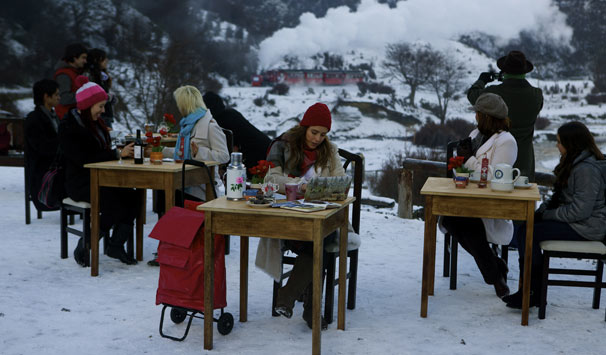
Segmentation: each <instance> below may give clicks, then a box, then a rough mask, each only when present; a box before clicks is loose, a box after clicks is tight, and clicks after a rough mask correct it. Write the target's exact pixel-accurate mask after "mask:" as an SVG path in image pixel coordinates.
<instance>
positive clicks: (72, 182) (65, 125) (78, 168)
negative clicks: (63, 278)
mask: <svg viewBox="0 0 606 355" xmlns="http://www.w3.org/2000/svg"><path fill="white" fill-rule="evenodd" d="M76 83H77V86H78V87H79V89H78V91H76V101H77V108H74V109H71V110H70V111H69V112H68V113H67V114H66V115H65V116H64V118H63V120H62V121H61V124H60V126H59V145H60V148H61V150H62V153H63V159H64V163H63V165H64V167H65V190H66V192H67V196H68V197H69V198H71V199H72V200H74V201H84V202H90V172H89V171H88V169H86V168H84V165H85V164H88V163H96V162H101V161H108V160H116V159H118V157H119V154H121V155H122V157H132V156H133V143H131V144H129V145H127V146H126V147H124V149H122V151H118V150H116V149H112V148H111V140H110V137H109V133H108V129H107V126H106V125H105V123H104V122H103V119H101V115H102V114H103V112H104V107H105V104H106V102H107V93H106V92H105V91H104V90H103V89H102V88H101V86H99V85H97V84H95V83H91V82H88V79H87V78H86V77H84V76H78V77H77V78H76ZM100 196H101V202H100V204H101V205H100V210H101V220H100V231H101V232H100V234H101V235H100V237H103V236H105V237H109V230H110V229H111V228H113V234H112V236H111V238H110V239H109V243H108V244H109V247H108V249H107V251H106V252H107V256H109V257H112V258H115V259H119V260H120V261H122V262H123V263H125V264H129V265H132V264H136V263H137V261H136V260H135V259H134V258H132V257H130V256H128V254H127V253H126V251H125V250H124V243H125V242H126V241H127V240H128V238H129V237H130V236H131V235H132V233H133V221H134V220H135V217H136V215H137V212H138V211H139V199H138V197H137V194H136V192H135V190H134V189H127V188H114V187H102V188H101V191H100ZM89 242H90V241H85V240H83V238H80V241H79V242H78V246H77V247H76V249H75V250H74V258H75V259H76V262H78V264H80V265H82V266H89V265H90V253H89V246H88V245H85V244H87V243H89Z"/></svg>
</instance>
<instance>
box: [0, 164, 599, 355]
mask: <svg viewBox="0 0 606 355" xmlns="http://www.w3.org/2000/svg"><path fill="white" fill-rule="evenodd" d="M149 202H151V201H149ZM150 205H151V203H148V206H150ZM396 208H397V207H396ZM396 208H394V209H392V210H385V209H372V208H368V207H365V206H363V212H362V224H361V230H362V232H361V235H362V241H363V242H362V243H363V244H362V248H361V250H360V265H359V279H358V296H357V306H356V309H355V310H348V311H347V320H346V330H345V331H340V330H337V329H336V322H335V323H333V324H331V325H330V326H329V328H328V330H326V331H324V332H323V333H322V350H323V353H324V354H486V353H491V354H520V353H530V352H533V353H539V354H540V353H543V354H554V353H559V354H576V353H581V354H603V353H604V348H605V347H606V337H604V332H605V331H606V322H605V321H604V307H606V305H605V304H604V301H602V304H601V309H600V310H594V309H592V308H591V297H592V291H591V290H590V289H580V288H561V287H552V288H550V291H549V298H548V303H549V304H548V308H547V318H546V319H545V320H539V319H537V309H536V308H534V309H531V312H530V325H529V326H527V327H522V326H521V325H520V320H521V318H520V312H519V311H517V310H512V309H508V308H507V307H505V304H504V303H503V302H502V301H501V300H499V299H498V298H497V297H496V296H495V294H494V290H493V288H492V286H488V285H485V284H484V283H483V281H482V277H481V275H480V273H479V271H478V270H477V267H476V266H475V264H474V262H473V260H472V258H471V257H470V256H469V255H468V254H467V253H465V252H464V251H462V252H461V253H460V256H459V275H458V277H459V279H458V289H457V290H456V291H451V290H449V288H448V279H447V278H443V277H442V276H441V268H442V260H441V257H440V256H441V253H442V248H441V245H442V235H441V234H439V233H438V257H437V262H436V284H435V296H433V297H430V299H429V312H428V318H426V319H423V318H420V317H419V312H420V300H421V296H420V290H421V258H422V244H423V222H422V221H419V220H405V219H400V218H398V217H397V216H396V215H395V211H396ZM156 220H157V217H156V216H155V215H154V214H153V213H152V212H151V211H148V212H147V222H148V223H147V224H146V225H145V235H146V236H147V235H148V234H149V232H150V231H151V229H152V228H153V225H154V223H155V222H156ZM0 225H2V232H1V233H0V235H1V238H2V248H1V249H0V353H1V354H11V355H13V354H62V355H69V354H82V353H87V354H108V353H111V354H201V353H208V354H267V353H269V354H277V353H282V354H306V353H309V352H310V348H311V331H310V330H309V329H308V328H307V326H306V325H305V323H304V321H303V320H302V319H301V312H302V307H301V305H300V304H299V305H297V307H296V309H295V314H294V315H293V318H292V319H290V320H289V319H286V318H283V317H278V318H274V317H272V316H271V309H270V308H271V292H272V282H271V280H270V279H269V277H268V276H266V275H265V274H264V273H262V272H260V271H259V270H258V269H256V268H255V267H254V265H253V263H252V260H254V255H255V251H256V244H257V239H256V238H251V246H250V260H251V264H250V265H249V267H250V273H249V312H248V319H249V321H248V322H246V323H239V322H237V321H236V323H235V325H234V329H233V330H232V332H231V333H230V334H228V335H227V336H222V335H220V334H219V333H218V332H216V331H215V336H214V350H212V351H209V352H205V351H204V350H203V330H202V328H203V322H202V321H201V320H198V319H196V320H194V322H193V325H192V329H191V331H190V334H189V336H188V338H187V339H186V340H185V341H184V342H174V341H171V340H168V339H164V338H161V337H160V335H159V333H158V324H159V320H160V310H161V307H160V306H156V305H155V292H156V288H157V282H158V268H154V267H150V266H147V265H146V263H145V262H142V263H139V264H138V265H136V266H126V265H124V264H121V263H120V262H119V261H116V260H114V259H109V258H108V257H106V256H104V255H101V257H100V275H99V277H96V278H92V277H90V269H88V268H82V267H80V266H78V265H77V264H76V262H75V261H74V259H73V257H72V254H71V252H72V250H73V248H74V247H75V243H76V240H77V238H76V237H74V236H70V238H69V249H70V257H69V258H68V259H65V260H63V259H60V257H59V213H58V212H49V213H44V217H43V219H36V218H35V214H34V217H33V220H32V223H31V224H30V225H25V223H24V208H23V170H22V169H19V168H7V167H2V168H0ZM155 249H156V241H155V240H153V239H150V238H147V237H146V238H145V240H144V257H145V260H146V261H147V260H149V259H150V257H151V254H152V252H153V251H155ZM231 249H232V250H231V254H230V255H228V256H227V257H226V267H227V303H228V306H227V309H226V311H228V312H230V313H232V314H233V315H234V317H235V318H236V319H237V318H238V290H239V288H238V275H239V267H240V266H239V243H238V238H236V237H234V238H232V242H231ZM510 255H511V256H510V258H511V259H510V260H512V261H510V263H509V267H510V269H511V271H510V274H509V280H508V283H509V286H510V287H511V289H512V291H515V290H516V288H517V284H518V278H517V275H518V268H517V263H516V262H514V261H513V260H516V259H517V253H515V252H512V253H510ZM569 263H570V262H567V264H569ZM575 264H585V265H586V266H588V263H587V262H585V261H579V262H575ZM183 330H184V325H183V324H180V325H174V324H173V323H172V322H171V321H167V323H166V324H165V332H167V333H169V334H176V333H179V332H183Z"/></svg>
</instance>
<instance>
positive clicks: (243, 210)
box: [198, 196, 356, 219]
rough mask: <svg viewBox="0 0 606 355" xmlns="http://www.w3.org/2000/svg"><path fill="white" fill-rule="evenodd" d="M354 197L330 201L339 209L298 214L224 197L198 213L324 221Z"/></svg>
mask: <svg viewBox="0 0 606 355" xmlns="http://www.w3.org/2000/svg"><path fill="white" fill-rule="evenodd" d="M355 199H356V198H355V197H348V198H347V199H346V200H345V201H331V202H336V203H339V204H341V207H340V208H331V209H325V210H321V211H314V212H299V211H293V210H287V209H284V208H277V207H276V208H274V207H266V208H255V207H250V206H248V205H247V204H246V201H229V200H227V198H226V197H225V196H222V197H219V198H216V199H214V200H212V201H208V202H206V203H204V204H202V205H199V206H198V210H200V211H210V212H230V213H238V214H257V215H266V216H285V217H297V218H309V219H325V218H328V217H330V216H332V215H333V214H335V213H337V212H338V211H340V210H341V209H342V208H343V207H345V206H347V205H350V204H351V203H353V202H354V201H355Z"/></svg>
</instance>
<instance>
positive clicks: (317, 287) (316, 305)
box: [311, 221, 324, 354]
mask: <svg viewBox="0 0 606 355" xmlns="http://www.w3.org/2000/svg"><path fill="white" fill-rule="evenodd" d="M313 229H314V239H313V243H314V256H313V263H314V266H313V285H312V329H311V334H312V354H320V348H321V344H322V343H321V340H322V338H321V337H322V334H321V333H320V332H321V328H322V323H321V319H322V318H321V315H320V310H321V309H322V271H323V270H322V269H323V268H322V257H323V253H324V243H323V236H322V235H321V231H322V229H321V225H320V221H315V222H314V227H313Z"/></svg>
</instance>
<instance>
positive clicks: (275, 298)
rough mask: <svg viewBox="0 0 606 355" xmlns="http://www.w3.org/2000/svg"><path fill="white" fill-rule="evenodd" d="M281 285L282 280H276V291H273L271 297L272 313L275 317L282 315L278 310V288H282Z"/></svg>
mask: <svg viewBox="0 0 606 355" xmlns="http://www.w3.org/2000/svg"><path fill="white" fill-rule="evenodd" d="M280 287H282V282H277V281H274V292H273V296H272V299H271V315H272V316H273V317H278V316H280V315H279V314H278V313H277V312H276V311H275V309H276V302H277V300H278V290H279V289H280Z"/></svg>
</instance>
